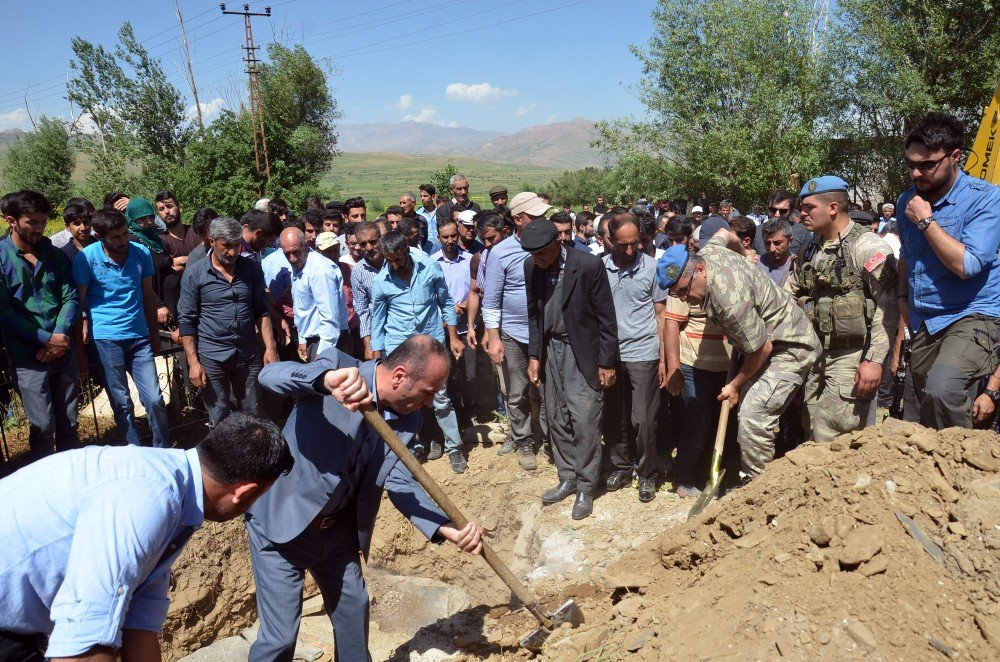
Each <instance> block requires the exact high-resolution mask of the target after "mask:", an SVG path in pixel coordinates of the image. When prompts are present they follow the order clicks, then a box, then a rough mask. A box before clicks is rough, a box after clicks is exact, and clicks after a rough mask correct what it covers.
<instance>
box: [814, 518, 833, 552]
mask: <svg viewBox="0 0 1000 662" xmlns="http://www.w3.org/2000/svg"><path fill="white" fill-rule="evenodd" d="M835 535H837V523H836V521H835V520H834V519H833V518H832V517H824V518H822V519H821V520H820V521H819V522H817V523H816V526H815V527H814V528H813V530H812V532H811V533H810V534H809V539H810V540H812V541H813V543H815V544H816V546H817V547H826V546H827V545H829V544H830V541H831V540H833V537H834V536H835Z"/></svg>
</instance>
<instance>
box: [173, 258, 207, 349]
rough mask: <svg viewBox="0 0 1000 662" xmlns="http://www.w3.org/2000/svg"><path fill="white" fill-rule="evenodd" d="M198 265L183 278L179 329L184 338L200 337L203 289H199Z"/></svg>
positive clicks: (178, 321) (178, 302)
mask: <svg viewBox="0 0 1000 662" xmlns="http://www.w3.org/2000/svg"><path fill="white" fill-rule="evenodd" d="M202 266H204V265H198V266H196V267H192V268H191V269H189V270H188V271H187V272H186V273H185V274H184V275H183V276H182V277H181V296H180V299H178V300H177V328H178V329H180V332H181V335H182V336H196V335H198V319H199V317H200V313H201V288H200V287H199V282H198V276H200V275H201V274H200V273H199V271H198V270H199V269H200V268H201V267H202Z"/></svg>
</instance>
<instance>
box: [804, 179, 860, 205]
mask: <svg viewBox="0 0 1000 662" xmlns="http://www.w3.org/2000/svg"><path fill="white" fill-rule="evenodd" d="M848 188H850V187H849V186H848V185H847V182H845V181H844V180H843V179H841V178H840V177H837V176H836V175H823V176H822V177H814V178H813V179H810V180H809V181H808V182H806V185H805V186H803V187H802V190H801V191H800V192H799V198H800V199H802V200H804V199H805V198H808V197H809V196H810V195H816V194H817V193H830V192H831V191H843V192H844V193H847V190H848Z"/></svg>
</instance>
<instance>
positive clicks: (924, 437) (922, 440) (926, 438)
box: [910, 430, 940, 453]
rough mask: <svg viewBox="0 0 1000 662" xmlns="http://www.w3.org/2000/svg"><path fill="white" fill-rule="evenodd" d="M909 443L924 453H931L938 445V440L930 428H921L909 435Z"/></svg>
mask: <svg viewBox="0 0 1000 662" xmlns="http://www.w3.org/2000/svg"><path fill="white" fill-rule="evenodd" d="M910 443H911V444H912V445H914V446H916V447H917V448H918V449H920V451H922V452H924V453H932V452H934V449H936V448H937V447H938V444H939V443H940V442H939V440H938V435H937V433H936V432H934V431H932V430H921V431H920V432H918V433H916V434H913V435H910Z"/></svg>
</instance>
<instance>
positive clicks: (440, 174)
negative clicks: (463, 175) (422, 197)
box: [431, 163, 530, 195]
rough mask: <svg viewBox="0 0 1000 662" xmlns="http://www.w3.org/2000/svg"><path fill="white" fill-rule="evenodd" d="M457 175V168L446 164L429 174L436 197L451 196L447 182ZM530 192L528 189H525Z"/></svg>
mask: <svg viewBox="0 0 1000 662" xmlns="http://www.w3.org/2000/svg"><path fill="white" fill-rule="evenodd" d="M457 174H458V168H456V167H455V166H453V165H452V164H450V163H448V164H446V165H445V167H443V168H441V169H440V170H437V171H435V172H434V173H433V174H431V184H433V185H434V190H436V191H437V193H436V195H451V188H450V186H449V184H448V180H450V179H451V176H452V175H457ZM525 190H530V189H525Z"/></svg>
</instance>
